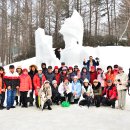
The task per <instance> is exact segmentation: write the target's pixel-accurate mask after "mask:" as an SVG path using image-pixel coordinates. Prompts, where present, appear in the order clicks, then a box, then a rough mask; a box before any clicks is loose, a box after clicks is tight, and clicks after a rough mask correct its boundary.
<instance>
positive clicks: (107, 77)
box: [105, 66, 115, 86]
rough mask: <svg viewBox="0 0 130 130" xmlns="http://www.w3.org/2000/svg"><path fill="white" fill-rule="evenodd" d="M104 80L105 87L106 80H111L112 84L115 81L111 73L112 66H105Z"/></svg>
mask: <svg viewBox="0 0 130 130" xmlns="http://www.w3.org/2000/svg"><path fill="white" fill-rule="evenodd" d="M105 76H106V79H105V86H107V82H106V81H107V80H111V81H112V83H114V81H115V75H114V73H113V68H112V66H107V72H106V73H105Z"/></svg>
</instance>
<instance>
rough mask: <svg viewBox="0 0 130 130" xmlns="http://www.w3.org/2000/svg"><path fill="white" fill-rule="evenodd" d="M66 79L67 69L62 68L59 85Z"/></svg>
mask: <svg viewBox="0 0 130 130" xmlns="http://www.w3.org/2000/svg"><path fill="white" fill-rule="evenodd" d="M66 78H68V70H67V67H63V68H62V72H61V73H60V83H61V82H63V81H64V79H66Z"/></svg>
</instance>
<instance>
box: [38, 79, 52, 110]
mask: <svg viewBox="0 0 130 130" xmlns="http://www.w3.org/2000/svg"><path fill="white" fill-rule="evenodd" d="M40 97H41V107H42V110H44V109H45V108H46V107H48V110H52V108H51V104H52V102H51V97H52V90H51V86H50V82H49V81H48V80H46V81H45V82H44V84H43V85H42V87H41V89H40Z"/></svg>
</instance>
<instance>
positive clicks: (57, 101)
mask: <svg viewBox="0 0 130 130" xmlns="http://www.w3.org/2000/svg"><path fill="white" fill-rule="evenodd" d="M51 88H52V102H53V103H54V104H57V105H59V104H60V100H61V96H60V93H59V91H58V84H57V81H56V80H53V81H52V87H51Z"/></svg>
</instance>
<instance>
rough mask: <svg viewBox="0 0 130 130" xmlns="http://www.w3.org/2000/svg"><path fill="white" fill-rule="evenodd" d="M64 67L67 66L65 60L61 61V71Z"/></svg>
mask: <svg viewBox="0 0 130 130" xmlns="http://www.w3.org/2000/svg"><path fill="white" fill-rule="evenodd" d="M63 67H66V65H65V62H61V67H60V68H59V72H62V68H63Z"/></svg>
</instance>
